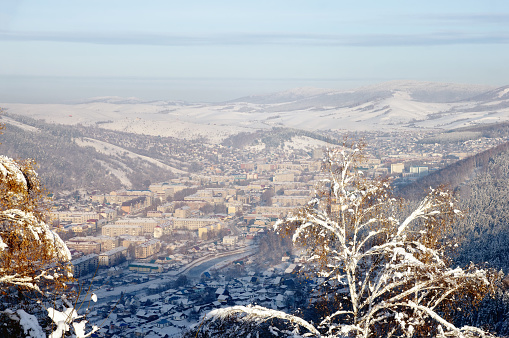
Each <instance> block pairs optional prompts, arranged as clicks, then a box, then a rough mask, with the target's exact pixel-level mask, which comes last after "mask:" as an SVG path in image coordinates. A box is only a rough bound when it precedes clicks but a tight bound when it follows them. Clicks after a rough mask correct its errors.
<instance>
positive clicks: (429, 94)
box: [0, 81, 509, 143]
mask: <svg viewBox="0 0 509 338" xmlns="http://www.w3.org/2000/svg"><path fill="white" fill-rule="evenodd" d="M0 107H3V108H5V109H6V111H7V113H12V114H19V115H27V116H31V117H33V118H36V119H44V120H46V121H47V122H53V123H62V124H78V123H81V124H84V125H94V124H97V125H98V126H100V127H101V128H107V129H112V130H118V131H126V132H131V133H138V134H148V135H161V136H173V137H178V138H182V139H198V138H202V137H204V138H205V139H207V140H208V142H212V143H217V142H221V141H222V140H223V139H225V138H227V137H228V136H230V135H232V134H237V133H239V132H243V131H244V132H245V131H252V130H259V129H269V128H272V127H292V128H299V129H305V130H328V129H347V130H379V129H384V130H394V129H400V128H447V129H450V128H457V127H462V126H468V125H471V124H476V123H487V122H497V121H505V120H509V87H502V88H498V89H495V88H492V87H486V86H477V85H461V84H443V83H432V82H417V81H392V82H386V83H381V84H378V85H374V86H368V87H362V88H358V89H355V90H349V91H338V90H329V89H317V88H298V89H293V90H289V91H285V92H281V93H274V94H270V95H264V96H249V97H244V98H241V99H238V100H235V101H229V102H224V103H216V104H188V103H183V102H166V101H150V102H145V101H142V100H139V99H136V98H118V97H102V98H93V99H90V100H87V101H82V102H80V103H78V104H8V103H6V104H0Z"/></svg>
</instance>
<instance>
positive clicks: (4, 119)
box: [0, 116, 40, 133]
mask: <svg viewBox="0 0 509 338" xmlns="http://www.w3.org/2000/svg"><path fill="white" fill-rule="evenodd" d="M0 121H2V123H7V124H10V125H13V126H15V127H18V128H21V129H23V130H26V131H30V132H35V133H37V132H40V130H39V129H37V128H35V127H32V126H29V125H27V124H24V123H21V122H18V121H15V120H13V119H11V118H9V117H7V116H2V117H1V119H0Z"/></svg>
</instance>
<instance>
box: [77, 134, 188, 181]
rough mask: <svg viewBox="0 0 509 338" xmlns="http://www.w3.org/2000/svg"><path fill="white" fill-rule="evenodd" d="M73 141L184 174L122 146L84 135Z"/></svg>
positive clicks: (108, 153)
mask: <svg viewBox="0 0 509 338" xmlns="http://www.w3.org/2000/svg"><path fill="white" fill-rule="evenodd" d="M75 142H76V144H78V145H79V146H81V147H93V148H95V150H97V151H98V152H100V153H103V154H106V155H109V156H117V157H120V156H123V155H125V156H128V157H130V158H139V159H142V160H144V161H146V162H150V163H152V164H155V165H157V166H158V167H160V168H163V169H166V170H171V171H172V172H174V173H177V174H185V173H186V172H185V171H183V170H180V169H177V168H173V167H171V166H169V165H167V164H164V163H162V162H160V161H158V160H156V159H153V158H150V157H147V156H143V155H138V154H136V153H133V152H132V151H129V150H127V149H124V148H122V147H119V146H116V145H113V144H111V143H107V142H103V141H99V140H95V139H92V138H88V137H84V138H83V139H82V140H81V139H76V140H75Z"/></svg>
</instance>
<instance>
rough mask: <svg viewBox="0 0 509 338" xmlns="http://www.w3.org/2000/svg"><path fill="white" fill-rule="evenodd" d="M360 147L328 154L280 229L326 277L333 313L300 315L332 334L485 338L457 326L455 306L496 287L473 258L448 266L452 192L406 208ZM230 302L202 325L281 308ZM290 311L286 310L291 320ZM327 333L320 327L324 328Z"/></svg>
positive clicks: (314, 330) (314, 329) (315, 272)
mask: <svg viewBox="0 0 509 338" xmlns="http://www.w3.org/2000/svg"><path fill="white" fill-rule="evenodd" d="M362 160H363V156H362V151H361V149H359V148H357V147H355V146H353V147H343V148H338V149H331V150H328V151H327V152H326V155H325V158H324V162H323V169H324V170H325V171H326V172H327V173H328V174H329V178H328V179H325V180H323V181H322V182H321V184H320V185H319V186H318V187H317V190H316V195H315V197H314V198H312V199H311V200H310V201H309V203H308V204H307V205H306V206H305V207H303V208H301V209H300V210H299V211H298V212H297V213H296V214H294V215H292V216H290V217H288V218H287V219H285V220H281V221H278V222H277V223H276V225H275V229H276V230H277V231H279V232H282V233H286V234H287V235H290V236H292V239H293V242H294V243H295V244H296V245H297V246H298V247H301V248H302V249H304V251H305V259H306V261H307V264H306V270H307V272H308V273H309V272H311V273H312V274H311V276H312V277H314V278H320V280H322V281H323V283H322V286H323V288H322V289H321V290H325V292H326V293H322V294H321V296H323V297H324V300H325V305H326V306H325V307H326V310H328V313H326V314H324V315H323V317H322V318H321V319H320V322H319V323H318V325H316V326H313V325H311V324H310V323H308V322H305V323H303V322H302V319H300V318H299V320H301V321H299V320H297V319H294V321H293V323H295V325H299V326H301V327H303V328H305V329H307V333H308V334H311V335H314V336H320V335H323V336H326V337H374V336H380V337H425V336H429V337H451V336H453V337H478V336H479V337H481V336H487V335H488V334H487V333H485V332H483V331H482V330H481V329H478V328H475V327H468V326H464V327H456V326H455V325H453V324H452V322H451V318H449V314H450V313H452V312H453V311H458V309H459V308H461V306H462V303H463V302H469V303H472V302H477V301H479V300H481V299H482V297H483V296H484V295H485V294H486V293H487V292H488V291H489V289H490V287H491V284H490V273H489V272H488V271H485V270H482V269H478V268H476V267H475V266H473V265H471V266H469V267H467V268H459V267H456V268H451V267H450V261H449V260H448V258H447V255H446V253H447V250H448V248H449V247H450V246H451V245H452V244H453V243H452V241H451V240H450V239H449V238H448V233H449V230H450V227H451V226H452V225H453V222H454V219H455V217H456V216H457V215H459V214H461V212H460V211H459V210H458V209H456V208H455V203H454V199H453V196H452V195H451V193H450V192H448V191H446V190H444V189H434V190H431V191H430V192H429V194H428V195H427V196H426V197H425V198H424V199H423V200H422V201H421V202H420V203H419V204H418V206H417V207H416V208H415V209H414V210H413V211H411V212H409V215H407V216H403V213H402V211H401V210H402V208H401V205H402V202H401V201H399V200H397V199H395V198H393V197H392V196H391V187H390V184H389V182H387V181H385V180H368V179H366V178H365V177H364V176H363V174H362V172H361V171H358V169H357V167H358V165H359V164H361V162H362ZM243 310H245V312H246V313H247V315H242V316H239V315H238V313H239V312H240V309H237V308H235V307H234V308H229V309H224V310H222V311H221V313H211V314H209V316H208V317H207V318H206V320H205V322H204V323H202V328H205V329H207V328H208V327H209V325H210V323H213V322H217V321H221V320H224V319H225V318H232V316H233V317H236V318H241V319H243V320H242V321H245V319H244V318H248V319H253V318H258V320H264V318H265V319H266V318H274V317H276V318H281V316H279V313H277V312H275V311H272V310H269V309H265V312H264V310H263V309H261V308H259V307H256V308H255V309H254V308H246V309H243ZM288 316H289V315H286V316H285V319H286V320H289V317H288ZM318 332H320V333H318Z"/></svg>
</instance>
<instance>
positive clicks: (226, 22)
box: [0, 0, 509, 103]
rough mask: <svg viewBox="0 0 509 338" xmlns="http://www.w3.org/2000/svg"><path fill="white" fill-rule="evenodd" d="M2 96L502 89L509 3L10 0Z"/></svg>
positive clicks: (508, 49)
mask: <svg viewBox="0 0 509 338" xmlns="http://www.w3.org/2000/svg"><path fill="white" fill-rule="evenodd" d="M0 43H1V44H2V50H3V53H0V64H1V65H2V67H1V68H0V91H1V93H0V102H27V103H28V102H29V103H37V102H39V103H43V102H70V101H75V100H80V99H85V98H88V97H93V96H137V97H141V98H143V99H147V100H150V99H161V100H185V101H194V102H220V101H227V100H231V99H235V98H238V97H242V96H245V95H256V94H263V93H270V92H274V91H282V90H288V89H290V88H296V87H322V88H331V89H350V88H355V87H359V86H363V85H368V84H374V83H380V82H385V81H390V80H399V79H408V80H417V81H432V82H447V83H467V84H483V85H493V86H502V85H506V84H507V79H508V78H509V67H507V60H506V59H507V58H506V56H507V55H508V54H509V3H508V2H506V1H501V0H492V1H484V2H472V1H470V2H468V1H467V2H466V1H460V0H453V1H447V2H443V1H438V0H431V1H427V2H425V3H423V2H401V1H397V0H389V1H384V2H378V1H368V0H366V1H360V2H355V3H345V2H340V1H326V0H324V1H313V2H307V1H287V0H282V1H277V2H273V1H272V2H271V1H257V2H231V1H227V0H218V1H214V2H209V1H203V0H196V1H192V2H178V3H176V2H167V1H150V2H145V3H143V4H142V3H140V2H138V1H128V0H125V1H117V0H112V1H106V2H105V1H94V0H87V1H72V2H68V1H59V0H48V1H45V2H38V1H34V0H25V1H4V2H2V12H0Z"/></svg>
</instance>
